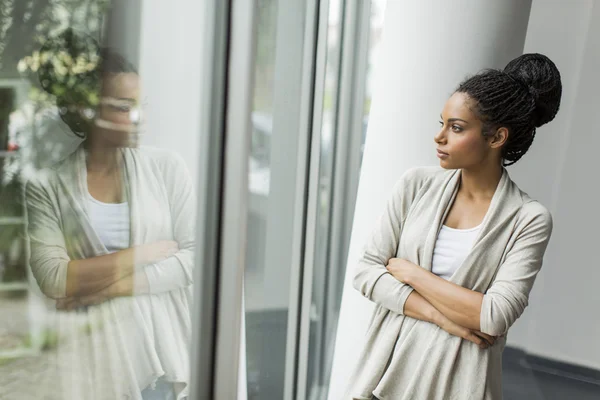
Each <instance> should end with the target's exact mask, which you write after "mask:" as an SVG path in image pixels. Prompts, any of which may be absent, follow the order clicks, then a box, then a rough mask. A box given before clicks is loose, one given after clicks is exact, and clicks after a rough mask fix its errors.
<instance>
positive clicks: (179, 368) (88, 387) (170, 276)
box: [26, 146, 196, 399]
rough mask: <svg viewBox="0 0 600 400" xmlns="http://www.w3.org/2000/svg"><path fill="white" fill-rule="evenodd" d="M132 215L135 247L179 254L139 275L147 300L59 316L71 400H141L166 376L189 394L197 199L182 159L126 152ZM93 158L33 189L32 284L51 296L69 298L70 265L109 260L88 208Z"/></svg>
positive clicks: (60, 380) (32, 183) (61, 364)
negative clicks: (172, 244) (164, 244)
mask: <svg viewBox="0 0 600 400" xmlns="http://www.w3.org/2000/svg"><path fill="white" fill-rule="evenodd" d="M120 152H121V154H122V156H123V160H124V179H125V187H126V190H127V193H128V201H129V208H130V227H131V229H130V246H136V245H140V244H144V243H152V242H155V241H158V240H174V241H176V242H177V243H178V244H179V251H178V252H177V253H176V254H175V255H174V256H172V257H169V258H167V259H165V260H163V261H161V262H158V263H155V264H151V265H147V266H144V267H143V269H142V270H138V271H137V272H136V280H137V279H138V277H142V278H143V279H147V285H145V286H146V287H147V291H148V293H136V295H135V296H132V297H119V298H114V299H111V300H108V301H106V302H104V303H102V304H99V305H95V306H90V307H88V308H87V309H86V310H85V311H79V312H61V311H58V312H56V313H55V315H53V316H52V318H53V322H51V326H49V329H51V330H54V331H56V332H57V334H58V336H59V338H60V339H61V340H60V341H59V346H58V349H57V357H56V359H55V361H56V365H55V368H54V370H53V371H51V370H52V368H50V369H49V371H48V373H49V374H52V373H54V374H56V377H55V379H56V380H57V382H56V384H59V385H62V390H63V391H64V398H82V399H83V398H85V399H122V398H128V399H141V396H140V392H141V390H143V389H144V388H146V387H147V386H148V385H153V384H154V382H155V381H156V379H157V378H158V377H160V376H163V375H164V377H165V379H166V380H168V381H170V382H174V383H175V390H176V393H177V394H178V396H177V398H178V399H181V398H182V397H184V396H187V395H189V374H190V366H189V346H190V339H191V322H190V311H191V306H192V286H191V285H192V282H193V271H192V269H193V265H194V264H193V263H194V242H195V233H194V232H195V231H194V223H195V207H196V201H195V196H194V191H193V189H192V184H191V179H190V177H189V173H188V171H187V168H186V166H185V164H184V162H183V160H182V159H181V158H180V157H179V156H178V155H176V154H175V153H172V152H168V151H165V150H160V149H153V148H138V149H131V148H124V149H120ZM87 193H88V189H87V176H86V165H85V152H84V149H83V147H81V146H80V147H79V148H78V149H77V150H76V151H75V152H74V153H73V154H71V155H70V156H68V157H67V158H66V159H65V160H63V161H62V162H60V163H59V164H57V165H56V166H55V167H53V168H49V169H44V170H41V171H39V172H38V173H36V174H35V175H34V176H33V177H32V178H31V179H30V180H29V181H28V183H27V186H26V204H27V223H28V226H27V236H28V240H29V246H30V266H31V271H32V273H33V276H34V277H35V279H36V281H37V282H38V285H39V287H40V289H41V291H42V293H44V294H45V295H46V296H47V297H50V298H53V299H57V298H62V297H65V294H66V277H67V264H68V262H69V261H70V260H73V259H84V258H90V257H95V256H100V255H103V254H107V253H108V250H107V249H106V247H105V246H104V244H103V243H102V241H101V240H100V239H99V238H98V235H97V234H96V232H95V231H94V229H93V228H92V226H91V223H90V219H89V214H88V210H87V205H88V203H87V198H88V195H87Z"/></svg>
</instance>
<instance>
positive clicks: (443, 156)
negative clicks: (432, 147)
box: [437, 150, 448, 159]
mask: <svg viewBox="0 0 600 400" xmlns="http://www.w3.org/2000/svg"><path fill="white" fill-rule="evenodd" d="M437 156H438V158H442V159H443V158H447V157H448V153H444V152H443V151H441V150H437Z"/></svg>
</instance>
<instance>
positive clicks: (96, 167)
mask: <svg viewBox="0 0 600 400" xmlns="http://www.w3.org/2000/svg"><path fill="white" fill-rule="evenodd" d="M85 149H86V152H87V157H86V167H87V170H88V172H94V173H98V174H111V173H114V172H115V170H120V168H121V163H122V159H121V157H120V154H119V149H118V148H117V147H113V146H106V145H103V144H102V143H98V142H96V141H91V140H88V141H86V143H85Z"/></svg>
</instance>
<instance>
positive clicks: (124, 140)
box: [94, 73, 140, 147]
mask: <svg viewBox="0 0 600 400" xmlns="http://www.w3.org/2000/svg"><path fill="white" fill-rule="evenodd" d="M139 97H140V87H139V76H138V75H137V74H134V73H121V74H111V75H108V76H107V77H105V78H104V80H103V87H102V96H101V100H100V105H99V106H98V112H97V115H96V119H95V121H94V123H95V129H94V135H98V136H101V138H102V142H104V143H105V144H107V145H108V146H114V147H136V146H137V143H138V132H137V125H138V123H139V119H140V115H139V113H140V112H139Z"/></svg>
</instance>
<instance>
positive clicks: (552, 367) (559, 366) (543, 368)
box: [503, 346, 600, 386]
mask: <svg viewBox="0 0 600 400" xmlns="http://www.w3.org/2000/svg"><path fill="white" fill-rule="evenodd" d="M503 358H504V360H505V362H508V363H518V364H519V365H521V366H522V367H525V368H528V369H531V370H532V371H534V372H536V373H542V374H547V375H554V376H560V377H562V378H567V379H573V380H577V381H580V382H587V383H591V384H593V385H597V386H600V370H597V369H593V368H588V367H582V366H580V365H575V364H570V363H566V362H562V361H557V360H553V359H550V358H546V357H541V356H535V355H532V354H528V353H527V352H525V351H523V350H522V349H519V348H516V347H510V346H507V347H506V348H505V349H504V354H503Z"/></svg>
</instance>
